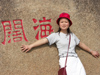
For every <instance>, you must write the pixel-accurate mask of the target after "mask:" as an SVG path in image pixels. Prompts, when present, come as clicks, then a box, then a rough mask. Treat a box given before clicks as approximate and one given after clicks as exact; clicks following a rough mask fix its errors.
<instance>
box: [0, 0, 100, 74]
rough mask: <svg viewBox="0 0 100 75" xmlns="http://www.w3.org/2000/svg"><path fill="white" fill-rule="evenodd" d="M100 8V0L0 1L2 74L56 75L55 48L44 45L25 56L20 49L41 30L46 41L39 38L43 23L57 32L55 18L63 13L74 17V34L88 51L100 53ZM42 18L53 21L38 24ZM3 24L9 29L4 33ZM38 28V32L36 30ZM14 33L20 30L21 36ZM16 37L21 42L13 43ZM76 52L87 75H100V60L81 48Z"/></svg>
mask: <svg viewBox="0 0 100 75" xmlns="http://www.w3.org/2000/svg"><path fill="white" fill-rule="evenodd" d="M99 7H100V0H0V16H1V17H0V75H40V74H41V75H57V73H58V70H59V61H58V60H59V57H58V51H57V48H56V46H55V45H52V46H51V47H49V46H48V44H45V45H42V46H39V47H36V48H33V49H32V50H31V51H30V52H29V53H23V52H22V51H21V48H20V46H21V45H22V44H31V43H34V42H35V41H36V40H37V39H36V38H35V36H36V35H37V33H38V31H39V36H38V39H41V38H43V37H41V36H40V32H41V30H40V29H41V28H40V26H41V25H42V24H50V25H51V26H52V28H51V33H52V32H53V30H54V32H56V31H57V30H58V25H57V24H56V19H57V18H58V17H59V14H60V13H62V12H67V13H69V14H70V16H71V20H72V22H73V25H72V26H71V27H70V29H71V31H72V32H73V33H75V34H76V35H77V37H78V38H79V39H80V40H81V41H82V42H84V43H85V44H86V45H87V46H88V47H89V48H91V49H92V50H97V51H98V52H99V53H100V50H99V49H100V42H99V41H100V33H99V31H100V25H99V24H100V19H99V18H100V9H99ZM43 17H44V18H45V19H46V20H50V19H51V22H50V21H48V22H43V23H39V21H40V20H43ZM33 19H34V22H33ZM16 20H20V21H19V22H18V21H17V22H16ZM36 20H37V22H36ZM7 21H8V22H7ZM13 21H15V24H21V21H22V24H23V30H22V28H21V26H17V25H15V24H14V23H13ZM10 22H11V25H9V23H10ZM35 22H36V23H35ZM3 24H4V26H8V27H5V29H6V30H5V31H4V26H3ZM38 25H39V27H38V28H37V29H36V30H35V29H34V28H33V27H34V26H38ZM10 26H11V27H10ZM14 26H15V27H16V28H15V27H14ZM18 28H20V29H18ZM35 28H36V27H35ZM43 29H45V28H44V27H43ZM47 29H49V28H47ZM15 31H19V32H18V34H21V35H18V36H13V35H14V34H16V33H17V32H15ZM43 34H44V33H43ZM47 35H49V32H47ZM16 37H20V38H22V39H20V38H17V40H15V41H14V38H16ZM45 37H46V36H45ZM76 50H77V53H78V55H79V57H80V59H81V61H82V63H83V65H84V67H85V70H86V72H87V75H99V74H100V58H99V59H95V58H94V57H93V56H92V55H90V54H89V53H88V52H85V51H83V50H82V49H81V48H79V47H76Z"/></svg>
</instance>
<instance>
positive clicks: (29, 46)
mask: <svg viewBox="0 0 100 75" xmlns="http://www.w3.org/2000/svg"><path fill="white" fill-rule="evenodd" d="M31 49H32V47H31V45H22V46H21V50H22V51H23V52H28V51H30V50H31Z"/></svg>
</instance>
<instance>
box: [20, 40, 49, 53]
mask: <svg viewBox="0 0 100 75" xmlns="http://www.w3.org/2000/svg"><path fill="white" fill-rule="evenodd" d="M45 43H48V39H47V38H42V39H40V40H37V41H36V42H34V43H32V44H30V45H22V46H21V50H22V51H23V52H28V51H29V50H31V49H32V48H33V47H37V46H40V45H42V44H45Z"/></svg>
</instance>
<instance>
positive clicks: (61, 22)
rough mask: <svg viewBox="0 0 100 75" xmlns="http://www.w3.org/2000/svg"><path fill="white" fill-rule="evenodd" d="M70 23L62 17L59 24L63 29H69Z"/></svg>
mask: <svg viewBox="0 0 100 75" xmlns="http://www.w3.org/2000/svg"><path fill="white" fill-rule="evenodd" d="M69 25H70V23H69V21H68V20H67V19H66V18H62V19H60V21H59V26H60V28H61V30H67V29H68V27H69Z"/></svg>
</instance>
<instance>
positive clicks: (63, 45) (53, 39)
mask: <svg viewBox="0 0 100 75" xmlns="http://www.w3.org/2000/svg"><path fill="white" fill-rule="evenodd" d="M46 38H47V39H48V41H49V42H48V44H49V46H50V45H52V44H54V43H55V44H56V46H57V49H58V52H59V56H60V57H63V56H66V55H67V51H68V44H69V35H67V34H65V33H63V32H60V34H59V32H53V33H51V34H50V35H49V36H47V37H46ZM79 42H80V40H79V39H78V37H77V36H76V35H75V34H74V33H71V42H70V47H69V53H68V56H78V55H77V54H76V52H75V47H76V45H78V44H79Z"/></svg>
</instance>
